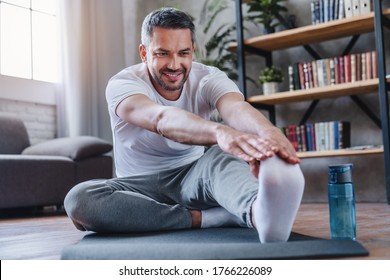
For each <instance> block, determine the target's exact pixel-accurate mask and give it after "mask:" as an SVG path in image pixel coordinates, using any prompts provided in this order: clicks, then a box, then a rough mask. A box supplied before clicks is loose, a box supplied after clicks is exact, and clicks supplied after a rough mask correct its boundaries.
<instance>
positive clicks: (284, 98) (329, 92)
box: [248, 78, 390, 105]
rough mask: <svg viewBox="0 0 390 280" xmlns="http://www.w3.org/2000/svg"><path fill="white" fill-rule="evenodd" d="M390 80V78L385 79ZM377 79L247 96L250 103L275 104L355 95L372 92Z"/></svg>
mask: <svg viewBox="0 0 390 280" xmlns="http://www.w3.org/2000/svg"><path fill="white" fill-rule="evenodd" d="M387 82H390V78H388V79H387ZM378 86H379V80H378V79H371V80H365V81H357V82H353V83H343V84H338V85H332V86H326V87H318V88H312V89H302V90H294V91H284V92H279V93H274V94H272V95H256V96H252V97H249V98H248V102H249V103H252V104H266V105H277V104H286V103H292V102H301V101H310V100H317V99H325V98H334V97H340V96H348V95H357V94H363V93H369V92H374V91H377V90H378Z"/></svg>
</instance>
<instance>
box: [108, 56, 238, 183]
mask: <svg viewBox="0 0 390 280" xmlns="http://www.w3.org/2000/svg"><path fill="white" fill-rule="evenodd" d="M229 92H240V91H239V89H238V87H237V85H236V84H235V83H234V82H233V81H231V80H230V79H229V78H228V77H227V76H226V74H225V73H224V72H222V71H220V70H219V69H217V68H215V67H210V66H205V65H203V64H200V63H196V62H193V64H192V69H191V71H190V75H189V77H188V80H187V81H186V82H185V84H184V87H183V90H182V93H181V96H180V98H179V99H178V100H176V101H169V100H166V99H165V98H163V97H162V96H161V95H159V94H158V92H157V91H156V90H155V89H154V87H153V85H152V83H151V81H150V78H149V75H148V72H147V67H146V66H145V64H143V63H141V64H137V65H134V66H131V67H128V68H126V69H124V70H122V71H121V72H119V73H118V74H116V75H115V76H114V77H112V78H111V79H110V81H109V82H108V86H107V90H106V98H107V103H108V110H109V114H110V118H111V128H112V132H113V142H114V158H115V167H116V175H117V176H118V177H128V176H133V175H141V174H150V173H154V172H158V171H162V170H167V169H170V168H176V167H180V166H183V165H186V164H189V163H191V162H193V161H195V160H197V159H198V158H199V157H201V156H202V155H203V153H204V147H203V146H196V145H186V144H181V143H177V142H175V141H172V140H169V139H167V138H165V137H163V136H161V135H159V134H157V133H154V132H151V131H148V130H146V129H143V128H140V127H138V126H135V125H132V124H129V123H127V122H125V121H124V120H122V119H121V118H120V117H118V115H117V114H116V112H115V111H116V108H117V106H118V105H119V103H120V102H121V101H123V100H124V99H125V98H127V97H129V96H131V95H133V94H144V95H146V96H148V97H149V98H150V99H151V100H152V101H154V102H156V103H158V104H161V105H165V106H175V107H179V108H181V109H184V110H186V111H189V112H191V113H194V114H196V115H198V116H200V117H202V118H204V119H206V120H209V119H210V115H211V113H212V111H213V110H214V109H215V106H216V103H217V100H218V99H219V98H220V97H221V96H222V95H224V94H226V93H229Z"/></svg>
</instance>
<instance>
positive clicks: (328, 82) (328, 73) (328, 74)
mask: <svg viewBox="0 0 390 280" xmlns="http://www.w3.org/2000/svg"><path fill="white" fill-rule="evenodd" d="M330 60H331V59H330V58H326V59H325V75H324V80H325V83H326V84H325V85H327V86H330V85H331V84H332V81H331V79H332V73H331V69H330Z"/></svg>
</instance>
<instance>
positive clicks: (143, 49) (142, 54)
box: [139, 44, 147, 63]
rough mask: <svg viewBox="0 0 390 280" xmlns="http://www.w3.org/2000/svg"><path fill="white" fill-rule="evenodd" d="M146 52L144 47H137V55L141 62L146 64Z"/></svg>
mask: <svg viewBox="0 0 390 280" xmlns="http://www.w3.org/2000/svg"><path fill="white" fill-rule="evenodd" d="M146 54H147V51H146V47H145V45H143V44H140V45H139V55H140V56H141V60H142V62H144V63H146V62H147V59H146V58H147V55H146Z"/></svg>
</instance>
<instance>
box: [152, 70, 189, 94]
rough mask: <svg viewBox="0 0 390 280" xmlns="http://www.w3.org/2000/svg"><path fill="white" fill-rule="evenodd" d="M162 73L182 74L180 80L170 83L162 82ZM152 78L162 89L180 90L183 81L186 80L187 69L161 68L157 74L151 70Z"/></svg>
mask: <svg viewBox="0 0 390 280" xmlns="http://www.w3.org/2000/svg"><path fill="white" fill-rule="evenodd" d="M164 73H165V74H166V73H168V74H169V73H171V74H180V73H181V74H182V75H183V78H182V80H181V81H180V82H179V83H178V84H174V83H172V84H171V85H170V84H168V83H166V82H164V80H163V76H164ZM153 79H154V80H155V81H156V82H157V84H158V85H159V86H160V87H161V88H163V89H164V90H167V91H177V90H181V89H182V88H183V85H184V83H185V82H186V81H187V79H188V71H187V69H185V68H182V69H180V70H170V69H167V68H165V69H161V70H160V71H159V72H158V74H157V73H156V72H153Z"/></svg>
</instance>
